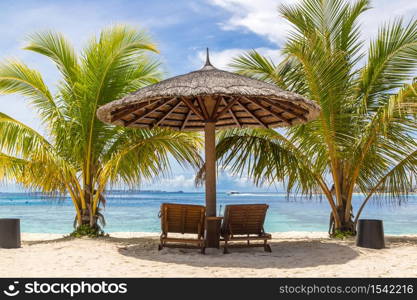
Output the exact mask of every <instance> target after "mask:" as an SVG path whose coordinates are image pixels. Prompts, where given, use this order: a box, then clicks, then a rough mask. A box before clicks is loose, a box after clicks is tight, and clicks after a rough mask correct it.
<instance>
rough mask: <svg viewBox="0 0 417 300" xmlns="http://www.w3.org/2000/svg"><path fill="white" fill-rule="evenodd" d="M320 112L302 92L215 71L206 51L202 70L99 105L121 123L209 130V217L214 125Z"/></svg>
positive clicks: (263, 122) (264, 122) (290, 119)
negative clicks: (301, 94)
mask: <svg viewBox="0 0 417 300" xmlns="http://www.w3.org/2000/svg"><path fill="white" fill-rule="evenodd" d="M319 112H320V108H319V107H318V106H317V105H316V104H315V103H313V102H311V101H309V100H307V99H305V98H304V97H302V96H300V95H298V94H295V93H292V92H288V91H284V90H282V89H280V88H278V87H276V86H275V85H272V84H269V83H265V82H262V81H259V80H256V79H251V78H248V77H245V76H241V75H238V74H234V73H230V72H226V71H222V70H219V69H216V68H215V67H213V66H212V64H211V63H210V59H209V55H208V50H207V60H206V63H205V65H204V66H203V68H202V69H200V70H198V71H194V72H190V73H188V74H185V75H180V76H176V77H172V78H169V79H167V80H164V81H161V82H159V83H156V84H153V85H150V86H147V87H144V88H141V89H139V90H138V91H136V92H134V93H132V94H130V95H128V96H126V97H124V98H122V99H120V100H116V101H113V102H111V103H108V104H106V105H104V106H102V107H100V109H99V110H98V112H97V116H98V118H99V119H100V120H102V121H104V122H107V123H111V124H115V125H120V126H129V127H137V128H154V127H157V126H158V127H169V128H173V129H176V130H189V131H203V130H204V133H205V160H206V184H205V187H206V207H207V216H209V217H214V216H216V165H215V164H216V157H215V129H216V128H220V129H226V128H234V127H239V128H247V127H263V128H275V127H281V126H292V125H295V124H300V123H305V122H308V121H310V120H313V119H315V118H316V117H317V116H318V114H319ZM209 246H210V245H209Z"/></svg>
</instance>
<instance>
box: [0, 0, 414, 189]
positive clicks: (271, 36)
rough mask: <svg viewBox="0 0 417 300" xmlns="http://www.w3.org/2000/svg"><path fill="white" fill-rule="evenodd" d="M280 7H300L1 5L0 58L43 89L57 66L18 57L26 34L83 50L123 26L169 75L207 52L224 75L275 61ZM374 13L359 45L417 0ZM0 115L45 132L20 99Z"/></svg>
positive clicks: (160, 1)
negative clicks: (155, 51) (254, 54)
mask: <svg viewBox="0 0 417 300" xmlns="http://www.w3.org/2000/svg"><path fill="white" fill-rule="evenodd" d="M283 2H285V3H294V2H297V1H296V0H256V1H255V0H198V1H191V0H190V1H183V0H176V1H168V0H165V1H164V0H153V1H142V0H136V1H134V0H130V1H127V0H102V1H96V0H92V1H79V0H75V1H74V0H73V1H69V0H55V1H52V0H50V1H46V0H43V1H42V0H14V1H12V0H3V1H1V2H0V25H1V26H0V59H4V58H8V57H13V58H19V59H22V60H23V61H25V62H26V63H27V64H29V65H30V66H31V67H33V68H36V69H38V70H40V71H41V72H42V74H43V75H44V78H45V80H46V81H47V83H48V84H50V85H53V84H54V83H55V82H56V80H57V78H58V74H57V72H56V71H55V69H54V66H53V65H52V64H51V63H50V62H49V61H47V60H46V59H44V58H43V57H39V56H37V55H36V54H32V53H30V52H27V51H23V50H21V48H22V46H23V45H24V41H25V37H26V36H27V35H28V34H30V33H33V32H36V31H41V30H46V29H53V30H56V31H60V32H63V33H64V34H65V35H66V36H67V37H68V38H69V39H70V40H71V41H72V42H73V44H74V45H75V46H76V47H77V48H81V47H82V46H83V43H84V42H85V41H86V40H87V39H88V38H89V37H90V36H91V35H92V34H96V33H98V32H99V31H100V29H102V28H103V27H105V26H108V25H111V24H115V23H126V24H131V25H133V26H137V27H138V28H142V29H146V30H147V31H148V32H149V34H150V35H151V36H152V37H153V39H154V41H155V42H156V43H157V44H158V46H159V49H160V51H161V57H160V59H161V61H162V62H163V66H164V69H165V71H166V74H167V76H173V75H177V74H181V73H185V72H189V71H191V70H194V69H196V68H199V67H201V65H202V64H203V57H204V49H205V47H209V48H210V49H211V58H212V62H213V64H214V65H215V66H217V67H219V68H227V63H228V62H230V59H231V58H232V57H234V56H236V55H237V54H239V53H242V52H244V51H245V50H248V49H257V50H258V51H260V52H261V53H263V54H264V55H267V56H269V57H270V58H271V59H273V60H279V56H280V54H279V48H280V46H281V45H282V42H283V41H284V40H285V35H286V33H287V32H288V29H289V25H288V24H286V23H285V22H284V20H282V19H281V18H280V17H279V15H278V12H277V7H278V5H279V4H280V3H283ZM373 6H374V7H375V9H373V10H372V11H369V12H367V13H366V14H365V15H364V17H363V18H362V23H363V24H364V39H369V38H370V37H371V36H374V35H375V34H376V32H377V30H378V25H380V24H381V22H383V21H388V20H392V19H393V18H395V17H397V16H405V17H407V18H410V17H412V16H416V15H417V1H410V0H396V1H391V0H374V1H373ZM0 111H1V112H4V113H7V114H9V115H11V116H13V117H14V118H16V119H18V120H20V121H22V122H24V123H26V124H28V125H30V126H32V127H34V128H36V129H38V130H40V131H42V127H41V125H40V124H39V122H38V121H37V118H36V115H35V114H34V112H33V111H32V110H31V109H30V107H28V106H27V104H26V102H25V100H24V99H22V98H21V97H17V96H0ZM192 181H193V172H192V171H190V170H181V169H178V168H175V170H174V172H173V174H172V176H171V177H170V178H167V179H164V180H161V181H160V182H159V183H158V184H154V185H151V186H148V187H149V188H161V189H166V190H167V189H169V190H179V189H181V190H193V189H194V188H193V185H192ZM218 185H219V189H220V190H236V189H238V190H246V191H253V190H257V189H256V188H255V187H253V186H252V185H251V184H250V183H248V181H247V179H246V178H237V177H233V176H230V174H228V173H227V172H225V173H223V174H222V175H221V176H220V178H219V183H218ZM9 189H14V187H12V186H10V187H9ZM261 190H265V188H263V189H261ZM273 190H274V188H273Z"/></svg>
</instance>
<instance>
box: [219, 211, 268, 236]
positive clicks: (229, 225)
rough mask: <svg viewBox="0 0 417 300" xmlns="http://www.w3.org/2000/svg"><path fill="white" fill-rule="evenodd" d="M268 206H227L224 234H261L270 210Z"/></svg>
mask: <svg viewBox="0 0 417 300" xmlns="http://www.w3.org/2000/svg"><path fill="white" fill-rule="evenodd" d="M268 207H269V206H268V205H267V204H233V205H226V207H225V209H224V219H223V223H222V232H224V233H228V234H233V235H235V234H237V235H239V234H261V233H263V226H264V221H265V216H266V211H267V210H268Z"/></svg>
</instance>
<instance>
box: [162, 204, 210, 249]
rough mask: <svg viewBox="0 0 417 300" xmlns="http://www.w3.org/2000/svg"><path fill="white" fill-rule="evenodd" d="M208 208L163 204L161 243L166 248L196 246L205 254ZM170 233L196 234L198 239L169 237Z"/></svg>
mask: <svg viewBox="0 0 417 300" xmlns="http://www.w3.org/2000/svg"><path fill="white" fill-rule="evenodd" d="M205 214H206V208H205V207H204V206H201V205H189V204H172V203H163V204H162V205H161V211H160V218H161V229H162V234H161V237H160V239H161V243H160V245H159V247H158V250H162V249H163V248H164V247H184V248H185V247H186V246H187V245H188V244H194V245H195V246H197V247H198V248H200V249H201V253H203V254H204V252H205V240H204V218H205ZM168 233H181V234H196V235H197V237H196V238H189V237H187V238H180V237H175V238H174V237H168Z"/></svg>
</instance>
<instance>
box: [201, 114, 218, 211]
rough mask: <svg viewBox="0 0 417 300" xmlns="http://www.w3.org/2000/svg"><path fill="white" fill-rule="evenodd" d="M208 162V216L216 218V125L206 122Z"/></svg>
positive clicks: (206, 158)
mask: <svg viewBox="0 0 417 300" xmlns="http://www.w3.org/2000/svg"><path fill="white" fill-rule="evenodd" d="M204 139H205V160H206V209H207V216H209V217H215V216H216V123H214V122H206V124H205V127H204Z"/></svg>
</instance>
